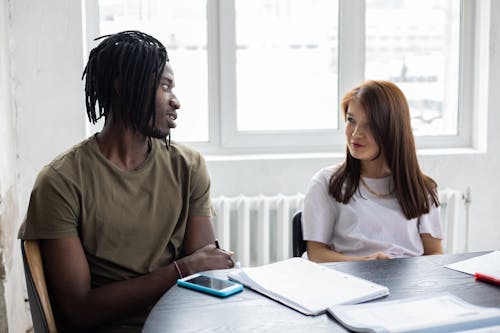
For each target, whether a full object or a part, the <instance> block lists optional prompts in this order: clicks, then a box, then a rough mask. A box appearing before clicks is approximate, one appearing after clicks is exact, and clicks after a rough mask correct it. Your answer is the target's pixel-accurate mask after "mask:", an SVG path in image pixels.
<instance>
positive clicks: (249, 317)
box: [143, 252, 500, 333]
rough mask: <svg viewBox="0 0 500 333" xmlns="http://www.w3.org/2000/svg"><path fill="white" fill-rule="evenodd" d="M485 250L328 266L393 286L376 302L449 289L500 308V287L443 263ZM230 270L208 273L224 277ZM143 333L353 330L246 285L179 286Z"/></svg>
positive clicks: (156, 309) (155, 310)
mask: <svg viewBox="0 0 500 333" xmlns="http://www.w3.org/2000/svg"><path fill="white" fill-rule="evenodd" d="M485 253H487V252H481V253H479V252H476V253H464V254H453V255H435V256H423V257H416V258H404V259H391V260H379V261H364V262H343V263H330V264H327V266H328V267H332V268H335V269H336V270H339V271H343V272H346V273H350V274H353V275H357V276H360V277H363V278H365V279H368V280H371V281H373V282H377V283H379V284H382V285H385V286H387V287H389V290H390V295H389V296H387V297H384V298H381V299H378V300H374V301H373V302H385V301H388V300H394V299H398V298H406V297H410V296H416V295H422V294H425V293H430V292H442V291H448V292H450V293H452V294H454V295H456V296H458V297H460V298H462V299H464V300H465V301H467V302H470V303H472V304H476V305H483V306H494V307H500V287H497V286H493V285H490V284H487V283H483V282H478V281H475V280H474V277H472V276H471V275H467V274H464V273H461V272H457V271H453V270H450V269H447V268H444V267H443V265H446V264H449V263H453V262H456V261H459V260H463V259H467V258H471V257H474V256H477V255H480V254H485ZM227 272H228V271H227V270H220V271H211V272H209V273H210V274H212V275H215V276H218V277H224V278H225V277H226V275H227ZM143 332H145V333H153V332H158V333H159V332H162V333H164V332H287V333H288V332H311V333H312V332H348V331H347V330H346V329H344V328H343V327H342V326H340V325H339V324H337V322H336V321H335V320H334V319H333V318H332V317H331V316H330V315H328V314H323V315H319V316H316V317H310V316H305V315H303V314H301V313H299V312H297V311H295V310H292V309H290V308H288V307H286V306H284V305H282V304H280V303H278V302H276V301H273V300H271V299H269V298H267V297H265V296H262V295H260V294H258V293H256V292H253V291H251V290H249V289H246V288H245V290H244V291H243V292H242V293H239V294H237V295H234V296H231V297H229V298H227V299H219V298H217V297H214V296H210V295H205V294H202V293H198V292H195V291H192V290H188V289H184V288H180V287H178V286H174V287H172V288H171V289H170V290H168V291H167V292H166V293H165V294H164V295H163V296H162V297H161V299H160V300H159V301H158V303H157V304H156V305H155V306H154V308H153V309H152V311H151V313H150V315H149V317H148V319H147V321H146V323H145V325H144V330H143Z"/></svg>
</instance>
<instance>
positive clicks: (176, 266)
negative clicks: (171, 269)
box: [173, 260, 183, 279]
mask: <svg viewBox="0 0 500 333" xmlns="http://www.w3.org/2000/svg"><path fill="white" fill-rule="evenodd" d="M173 262H174V266H175V268H176V269H177V273H178V274H179V277H180V278H181V279H182V278H183V276H182V273H181V269H180V268H179V265H177V262H175V260H174V261H173Z"/></svg>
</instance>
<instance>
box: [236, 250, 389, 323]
mask: <svg viewBox="0 0 500 333" xmlns="http://www.w3.org/2000/svg"><path fill="white" fill-rule="evenodd" d="M229 278H231V279H234V280H236V281H238V282H240V283H243V284H244V285H245V286H247V287H250V288H252V289H254V290H256V291H259V292H261V293H263V294H264V295H267V296H269V297H271V298H273V299H276V300H278V301H280V302H282V303H284V304H286V305H288V306H291V307H292V308H294V309H297V310H299V311H301V312H303V313H306V314H319V313H321V312H324V311H326V309H327V308H328V307H329V306H332V305H335V304H355V303H359V302H364V301H367V300H371V299H375V298H378V297H382V296H385V295H387V294H388V293H389V290H388V289H387V288H386V287H384V286H381V285H378V284H375V283H372V282H370V281H368V280H364V279H360V278H358V277H355V276H353V275H349V274H346V273H342V272H339V271H335V270H333V269H330V268H328V267H325V266H322V265H318V264H316V263H313V262H311V261H308V260H305V259H302V258H291V259H287V260H284V261H280V262H277V263H273V264H269V265H264V266H260V267H251V268H243V269H241V270H239V271H237V272H235V273H230V274H229Z"/></svg>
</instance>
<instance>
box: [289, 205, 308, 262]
mask: <svg viewBox="0 0 500 333" xmlns="http://www.w3.org/2000/svg"><path fill="white" fill-rule="evenodd" d="M306 250H307V247H306V242H305V241H304V239H303V238H302V211H300V210H299V211H298V212H296V213H295V214H294V215H293V218H292V253H293V256H294V257H301V256H302V254H303V253H304V252H306Z"/></svg>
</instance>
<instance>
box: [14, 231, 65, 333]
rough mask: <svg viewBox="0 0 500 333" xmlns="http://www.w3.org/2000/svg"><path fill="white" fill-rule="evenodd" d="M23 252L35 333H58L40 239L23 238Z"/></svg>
mask: <svg viewBox="0 0 500 333" xmlns="http://www.w3.org/2000/svg"><path fill="white" fill-rule="evenodd" d="M21 252H22V254H23V263H24V275H25V276H26V287H27V289H28V299H29V302H30V310H31V318H32V320H33V329H34V331H35V333H57V328H56V323H55V320H54V315H53V313H52V307H51V305H50V299H49V293H48V292H47V286H46V284H45V275H44V272H43V262H42V255H41V251H40V244H39V242H38V240H21Z"/></svg>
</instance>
